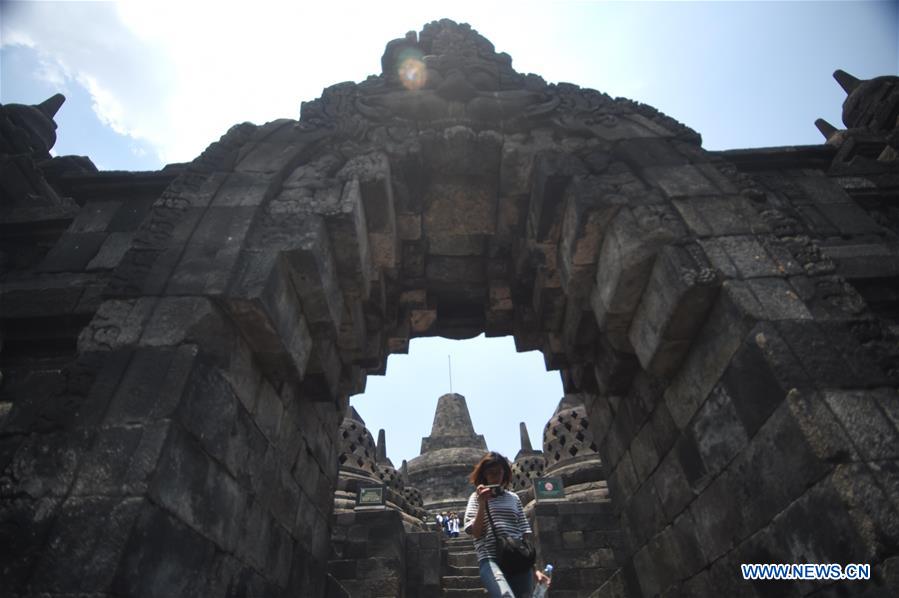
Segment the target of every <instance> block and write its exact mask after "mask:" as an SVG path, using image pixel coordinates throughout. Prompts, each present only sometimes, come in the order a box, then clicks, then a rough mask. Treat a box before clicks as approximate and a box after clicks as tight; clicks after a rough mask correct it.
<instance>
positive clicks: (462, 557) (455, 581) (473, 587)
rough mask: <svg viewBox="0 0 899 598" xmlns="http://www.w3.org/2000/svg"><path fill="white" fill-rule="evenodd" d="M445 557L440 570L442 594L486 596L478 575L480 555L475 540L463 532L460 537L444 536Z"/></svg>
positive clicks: (457, 597)
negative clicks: (477, 552) (476, 550)
mask: <svg viewBox="0 0 899 598" xmlns="http://www.w3.org/2000/svg"><path fill="white" fill-rule="evenodd" d="M443 549H444V552H445V558H444V561H443V566H442V567H441V571H440V587H441V588H443V593H442V594H441V596H443V597H444V598H464V597H467V596H486V595H487V590H485V589H484V588H483V587H481V578H480V576H479V575H478V557H477V555H476V554H475V551H474V542H473V541H472V539H471V538H470V537H468V536H467V535H465V534H463V535H460V536H459V537H458V538H444V540H443Z"/></svg>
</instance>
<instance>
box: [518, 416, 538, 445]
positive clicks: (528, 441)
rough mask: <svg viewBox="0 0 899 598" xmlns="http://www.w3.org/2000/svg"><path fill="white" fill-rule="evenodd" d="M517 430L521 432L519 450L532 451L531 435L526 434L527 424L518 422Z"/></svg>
mask: <svg viewBox="0 0 899 598" xmlns="http://www.w3.org/2000/svg"><path fill="white" fill-rule="evenodd" d="M518 430H519V432H520V433H521V450H522V452H530V451H533V450H534V449H533V447H531V437H530V436H528V426H527V424H525V423H524V422H521V423H520V424H518Z"/></svg>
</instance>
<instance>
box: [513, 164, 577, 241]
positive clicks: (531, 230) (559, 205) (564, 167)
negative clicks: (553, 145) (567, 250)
mask: <svg viewBox="0 0 899 598" xmlns="http://www.w3.org/2000/svg"><path fill="white" fill-rule="evenodd" d="M586 174H587V169H586V168H585V167H584V165H583V164H582V163H581V161H580V160H578V159H577V158H575V157H574V156H572V155H569V154H564V153H560V152H548V151H547V152H540V153H539V154H537V156H536V157H535V159H534V166H533V175H532V176H533V179H532V181H533V182H532V185H531V197H530V200H529V204H528V218H527V231H528V237H529V238H533V239H535V240H536V241H539V242H546V241H549V242H553V243H554V242H556V241H558V240H559V235H560V233H561V229H562V218H561V216H562V209H563V207H564V205H565V202H564V197H565V190H566V188H567V187H568V184H569V182H570V181H571V179H572V177H574V176H576V175H586Z"/></svg>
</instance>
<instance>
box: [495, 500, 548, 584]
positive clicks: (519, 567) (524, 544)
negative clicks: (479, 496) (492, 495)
mask: <svg viewBox="0 0 899 598" xmlns="http://www.w3.org/2000/svg"><path fill="white" fill-rule="evenodd" d="M484 506H485V507H486V508H487V519H489V520H490V529H491V530H493V537H494V538H496V560H497V562H498V563H499V568H500V569H501V570H502V572H503V573H506V574H508V575H517V574H519V573H524V572H525V571H527V570H528V569H530V568H531V567H533V566H534V562H535V561H536V560H537V551H535V550H534V546H533V545H532V544H531V543H530V542H529V541H528V540H527V539H526V538H524V537H523V536H522V537H521V538H514V537H512V536H507V535H502V536H500V535H499V534H498V533H496V526H495V525H493V517H492V516H491V515H490V500H489V499H488V500H487V501H486V502H485V504H484Z"/></svg>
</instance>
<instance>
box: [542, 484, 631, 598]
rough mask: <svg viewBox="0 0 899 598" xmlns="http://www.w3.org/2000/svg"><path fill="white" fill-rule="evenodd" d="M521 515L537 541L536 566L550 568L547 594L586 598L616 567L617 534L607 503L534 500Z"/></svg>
mask: <svg viewBox="0 0 899 598" xmlns="http://www.w3.org/2000/svg"><path fill="white" fill-rule="evenodd" d="M527 514H528V520H529V521H530V523H531V528H532V529H533V530H534V534H535V535H536V537H537V540H538V542H537V565H538V566H539V567H540V568H541V569H542V568H543V567H544V566H545V565H546V564H547V563H551V564H552V565H553V569H554V570H553V577H552V595H553V596H557V597H559V598H579V597H582V596H587V595H589V594H590V593H592V592H593V590H594V589H596V588H598V587H599V586H601V585H602V584H603V582H605V581H606V580H607V579H608V578H609V577H611V576H612V575H613V574H614V573H615V571H616V570H617V569H618V567H619V564H618V562H617V561H616V554H617V553H618V552H619V551H620V549H621V544H622V532H621V530H620V529H619V528H618V518H617V517H616V516H615V512H614V509H613V508H612V505H611V504H609V503H608V502H602V503H570V502H563V501H539V500H538V501H536V502H535V503H532V505H529V506H528V508H527Z"/></svg>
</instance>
